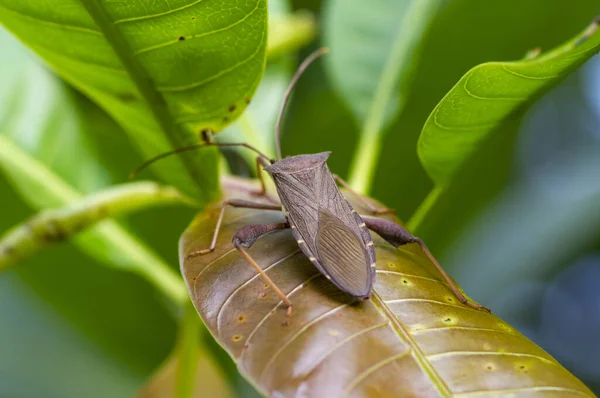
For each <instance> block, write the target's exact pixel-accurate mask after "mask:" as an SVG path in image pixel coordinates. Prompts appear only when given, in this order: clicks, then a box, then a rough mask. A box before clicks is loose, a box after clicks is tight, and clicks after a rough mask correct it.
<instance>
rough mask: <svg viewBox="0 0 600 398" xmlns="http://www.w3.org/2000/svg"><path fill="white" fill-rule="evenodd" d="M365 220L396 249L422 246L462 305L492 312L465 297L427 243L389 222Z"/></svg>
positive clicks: (368, 226) (371, 228)
mask: <svg viewBox="0 0 600 398" xmlns="http://www.w3.org/2000/svg"><path fill="white" fill-rule="evenodd" d="M363 220H364V221H365V224H366V225H367V228H369V229H370V230H371V231H374V232H376V233H377V234H378V235H379V236H381V237H382V238H383V239H385V240H386V241H387V242H389V243H390V244H391V245H393V246H394V247H398V246H402V245H405V244H408V243H417V244H418V245H419V246H421V250H423V252H424V253H425V254H426V255H427V257H429V260H431V262H432V263H433V265H434V266H435V268H437V270H438V271H439V272H440V274H442V277H444V279H445V280H446V282H448V285H450V289H452V292H454V295H455V296H456V297H457V298H458V300H459V301H460V302H461V303H463V304H466V305H468V306H469V307H473V308H476V309H479V310H485V311H488V312H490V310H489V308H486V307H484V306H482V305H480V304H477V303H474V302H472V301H470V300H469V299H467V298H466V297H465V295H464V294H463V293H462V292H461V291H460V289H459V288H458V286H456V284H455V283H454V281H453V280H452V278H450V276H449V275H448V274H447V273H446V271H444V269H443V268H442V267H441V265H440V264H439V263H438V262H437V260H436V259H435V257H433V254H431V252H430V251H429V249H428V248H427V245H425V243H424V242H423V241H422V240H421V239H419V238H417V237H415V236H413V235H412V234H411V233H410V232H408V231H407V230H406V229H405V228H403V227H401V226H400V225H398V224H396V223H395V222H392V221H389V220H384V219H381V218H370V217H364V218H363Z"/></svg>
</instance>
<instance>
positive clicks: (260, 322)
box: [238, 272, 323, 366]
mask: <svg viewBox="0 0 600 398" xmlns="http://www.w3.org/2000/svg"><path fill="white" fill-rule="evenodd" d="M319 276H323V274H321V273H320V272H317V273H316V274H314V275H312V276H311V277H309V278H308V279H306V280H305V281H303V282H302V283H300V284H299V285H298V286H296V287H295V288H293V289H292V290H291V291H290V292H289V293H288V294H286V297H288V298H289V297H290V296H292V295H293V294H294V293H296V292H297V291H298V290H300V289H302V288H303V287H304V286H306V284H307V283H308V282H310V281H312V280H313V279H315V278H318V277H319ZM281 304H283V301H282V300H279V302H277V304H275V306H274V307H273V309H272V310H271V311H269V312H267V314H266V315H265V316H264V317H263V318H262V319H261V320H260V321H259V322H258V323H257V324H256V326H255V327H254V329H252V331H251V332H250V334H248V337H247V338H246V341H245V342H244V347H248V343H249V342H250V340H251V339H252V337H254V335H255V334H256V332H257V331H258V329H259V328H260V327H261V326H262V325H263V323H265V322H266V321H267V319H269V317H270V316H271V315H273V314H274V313H275V311H276V310H277V307H279V306H280V305H281ZM246 351H247V350H246V349H244V350H243V351H242V353H241V354H240V356H239V358H238V360H239V361H240V366H242V363H241V361H242V358H243V357H244V354H245V353H246Z"/></svg>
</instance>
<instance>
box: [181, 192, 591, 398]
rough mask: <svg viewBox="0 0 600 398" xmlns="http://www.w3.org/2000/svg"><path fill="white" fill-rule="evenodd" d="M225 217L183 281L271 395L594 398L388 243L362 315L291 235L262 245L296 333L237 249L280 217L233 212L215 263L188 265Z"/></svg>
mask: <svg viewBox="0 0 600 398" xmlns="http://www.w3.org/2000/svg"><path fill="white" fill-rule="evenodd" d="M236 196H238V195H236ZM354 204H355V203H354ZM219 208H220V206H218V205H215V206H214V207H212V208H211V209H209V210H207V211H206V212H204V213H202V214H200V215H199V217H198V218H196V219H195V220H194V222H193V223H192V225H191V226H190V228H189V229H188V230H187V231H186V232H185V233H184V235H183V237H182V240H181V243H180V256H181V258H182V272H183V274H184V276H185V279H186V282H187V284H188V287H189V289H190V294H191V296H192V299H193V302H194V304H195V306H196V308H197V310H198V312H199V313H200V315H201V316H202V318H203V319H204V322H205V323H206V325H207V326H208V328H209V330H211V332H212V333H213V335H214V336H215V338H216V339H217V340H218V341H219V342H220V343H221V344H222V345H223V346H224V347H225V348H226V349H227V350H228V351H229V353H230V355H231V356H232V357H233V358H234V359H235V360H236V361H237V362H238V366H239V368H240V370H241V372H243V373H244V374H245V375H246V376H247V377H249V378H250V379H251V380H253V382H254V383H255V384H256V385H257V386H258V387H259V388H260V389H261V390H263V391H265V392H266V393H268V394H269V395H272V396H297V395H298V394H299V393H300V392H301V393H302V394H314V393H315V392H316V391H319V394H324V395H331V396H342V395H346V396H357V397H359V396H360V397H365V396H374V397H375V396H382V395H390V396H409V395H419V396H426V395H434V394H440V395H443V396H450V395H451V394H469V395H473V396H487V395H489V394H490V391H496V392H498V393H499V392H502V393H507V394H508V393H511V392H531V393H536V392H540V393H541V392H553V393H555V394H556V395H557V396H568V395H569V394H578V395H582V396H589V397H591V396H592V395H591V392H589V390H587V388H586V387H585V386H584V385H583V384H582V383H581V382H579V381H578V380H577V379H576V378H575V377H574V376H572V375H571V374H570V373H568V372H567V371H566V370H565V369H564V368H562V367H561V366H560V365H559V364H558V362H556V361H555V360H554V359H553V358H552V357H550V356H549V355H548V354H547V353H545V352H544V351H543V350H541V349H540V348H539V347H537V346H536V345H535V344H533V343H532V342H530V341H529V340H527V339H526V338H525V337H524V336H523V335H521V334H519V333H518V332H517V331H516V330H515V329H513V328H512V327H510V326H508V325H507V324H506V323H505V322H503V321H502V320H500V319H499V318H497V317H496V316H494V315H492V314H488V313H486V312H483V311H477V310H473V309H471V308H468V307H466V306H463V305H460V304H459V303H457V301H456V298H455V297H454V296H453V294H452V293H451V291H450V290H449V289H448V287H447V286H446V285H445V283H444V282H443V281H442V280H440V279H439V275H438V273H436V272H435V270H434V268H433V265H432V264H431V263H430V262H428V261H426V257H425V256H424V255H423V254H422V253H421V252H420V249H417V248H415V247H412V246H410V247H403V248H401V249H399V250H396V249H394V248H393V247H391V246H390V245H388V244H386V243H385V242H384V241H383V240H381V239H380V238H377V239H375V243H376V246H377V256H378V257H377V258H378V261H377V264H378V279H377V283H376V287H375V293H374V295H373V297H372V300H370V301H365V302H362V303H361V304H357V303H355V302H353V300H352V299H351V298H350V297H349V296H347V295H345V294H343V293H341V292H340V291H339V290H338V289H337V288H335V286H333V285H332V284H331V283H330V282H328V281H327V280H326V279H325V278H324V277H323V276H322V274H320V273H319V272H318V271H317V270H316V269H315V268H314V267H313V266H311V265H310V261H309V260H308V259H307V258H305V256H304V255H303V254H302V253H301V252H300V250H299V249H298V247H297V244H296V242H295V239H294V238H293V236H292V235H291V233H290V231H281V232H277V233H273V234H270V235H269V236H267V237H265V238H262V239H260V240H259V241H257V243H256V244H255V245H254V246H253V247H252V248H251V249H250V250H249V252H250V254H251V255H252V256H253V257H254V258H255V259H256V261H257V262H258V263H259V264H261V265H262V266H263V268H264V269H265V270H266V271H267V272H268V274H269V275H270V276H271V278H273V280H274V281H275V283H277V284H278V285H279V287H280V288H281V289H282V290H283V291H284V292H285V293H286V294H288V295H289V297H290V299H291V300H292V301H293V302H294V314H293V315H292V317H291V319H290V320H289V323H288V322H286V319H287V318H286V315H285V308H283V306H282V305H281V303H280V300H279V298H278V297H277V296H276V295H275V294H274V293H273V292H272V291H270V290H268V289H266V288H265V285H264V282H262V280H261V279H260V277H259V276H258V275H257V274H256V273H255V272H253V270H252V268H251V267H250V266H248V265H247V264H244V260H243V258H242V257H241V256H240V255H238V253H237V251H236V250H235V248H233V245H232V243H230V239H231V236H232V235H233V233H234V232H235V230H236V229H238V228H240V227H241V226H243V225H248V224H256V223H271V222H280V221H281V220H282V215H281V214H280V213H276V212H259V211H249V210H244V209H232V210H231V211H230V212H228V213H227V215H226V219H225V222H224V227H223V229H222V230H221V235H220V239H221V240H220V242H219V244H218V246H217V249H216V250H215V252H213V253H211V254H209V255H206V256H201V257H195V258H193V259H191V260H186V256H187V254H189V253H191V252H193V251H196V250H199V249H203V248H205V247H207V246H208V245H209V243H210V239H211V238H212V232H213V229H214V226H215V224H216V216H217V214H218V209H219ZM357 209H359V212H360V207H358V206H357ZM362 210H363V211H364V209H362ZM317 342H318V343H317ZM465 372H468V373H469V377H468V378H467V377H465V376H464V375H465Z"/></svg>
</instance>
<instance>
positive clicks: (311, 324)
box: [258, 303, 348, 380]
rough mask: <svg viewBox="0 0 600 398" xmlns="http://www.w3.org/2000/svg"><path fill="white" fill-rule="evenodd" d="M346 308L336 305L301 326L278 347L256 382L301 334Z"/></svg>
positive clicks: (342, 305)
mask: <svg viewBox="0 0 600 398" xmlns="http://www.w3.org/2000/svg"><path fill="white" fill-rule="evenodd" d="M346 307H348V304H347V303H346V304H341V305H338V306H337V307H334V308H332V309H331V310H329V311H327V312H325V313H323V314H321V315H319V316H318V317H316V318H315V319H313V320H311V321H310V322H308V323H307V324H306V325H304V326H302V327H301V328H300V329H299V330H298V331H297V332H296V333H294V334H293V335H292V337H290V338H289V340H287V341H286V342H285V343H283V344H282V345H281V347H279V349H278V350H277V351H276V352H275V353H274V354H273V356H272V357H271V359H269V361H268V362H267V364H266V365H265V367H264V368H263V371H262V372H261V374H260V377H259V378H258V380H262V379H263V376H264V375H265V372H266V371H267V370H268V369H269V367H270V366H271V365H272V364H273V363H274V362H275V360H276V359H277V357H278V356H279V354H281V353H282V352H283V350H285V349H286V348H287V347H288V346H289V345H290V344H292V343H293V342H294V341H295V340H296V339H297V338H298V337H300V335H302V333H304V332H305V331H306V330H308V329H309V328H310V327H311V326H314V325H315V324H317V323H318V322H319V321H321V320H323V319H325V318H327V317H328V316H330V315H332V314H335V313H336V312H338V311H341V310H343V309H344V308H346Z"/></svg>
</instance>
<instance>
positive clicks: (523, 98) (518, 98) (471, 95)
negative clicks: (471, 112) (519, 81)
mask: <svg viewBox="0 0 600 398" xmlns="http://www.w3.org/2000/svg"><path fill="white" fill-rule="evenodd" d="M473 75H474V73H470V74H469V75H468V76H467V78H466V79H465V82H464V83H463V85H462V88H463V90H464V91H465V93H467V95H468V96H469V97H471V98H475V99H480V100H484V101H486V100H498V101H522V100H525V99H527V98H525V97H484V96H481V95H477V94H475V93H473V92H472V91H471V90H469V89H468V87H467V86H468V85H469V81H470V80H471V77H473Z"/></svg>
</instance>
